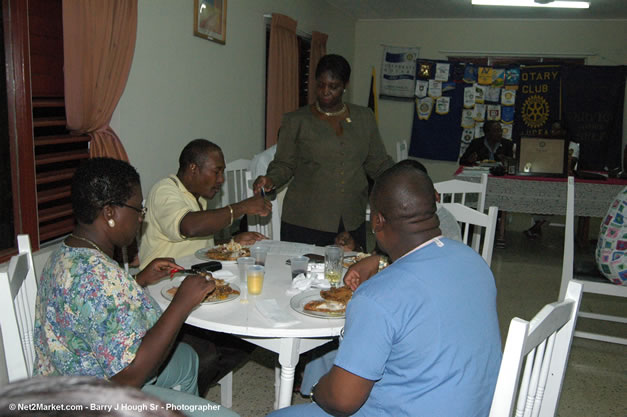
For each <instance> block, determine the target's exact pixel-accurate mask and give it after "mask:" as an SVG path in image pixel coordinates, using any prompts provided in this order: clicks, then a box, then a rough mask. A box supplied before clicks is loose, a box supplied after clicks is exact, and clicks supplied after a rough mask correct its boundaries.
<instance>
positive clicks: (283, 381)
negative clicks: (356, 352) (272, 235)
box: [148, 240, 344, 409]
mask: <svg viewBox="0 0 627 417" xmlns="http://www.w3.org/2000/svg"><path fill="white" fill-rule="evenodd" d="M260 244H262V245H264V246H267V247H268V255H267V258H266V263H265V278H264V283H263V290H262V292H261V294H260V295H257V296H251V295H247V294H246V293H245V291H246V287H245V286H244V285H243V283H242V282H241V281H240V278H239V271H238V269H237V264H236V263H235V262H224V263H223V269H224V270H227V271H230V272H232V273H233V274H234V275H235V277H233V278H232V279H227V281H229V282H232V283H234V284H236V285H238V286H239V287H240V289H241V290H242V294H240V296H239V297H238V298H235V299H233V300H231V301H228V302H222V303H216V304H209V305H207V304H202V305H200V306H199V307H197V308H196V309H194V310H193V311H192V313H191V314H190V315H189V317H188V318H187V320H186V323H188V324H190V325H192V326H196V327H200V328H203V329H207V330H212V331H216V332H222V333H229V334H232V335H235V336H237V337H240V338H242V339H243V340H246V341H248V342H250V343H253V344H255V345H257V346H260V347H262V348H264V349H267V350H270V351H272V352H275V353H277V354H278V355H279V357H278V360H279V364H280V366H281V369H280V373H279V372H278V370H277V372H276V373H275V403H274V407H275V409H278V408H283V407H287V406H289V405H290V404H291V401H292V390H293V386H294V373H295V369H296V365H297V364H298V359H299V355H300V354H301V353H304V352H307V351H309V350H311V349H314V348H316V347H318V346H321V345H323V344H325V343H327V342H329V341H331V340H332V339H333V338H334V337H336V336H338V335H339V334H340V332H341V330H342V328H343V327H344V318H318V317H311V316H308V315H304V314H303V313H300V312H297V311H296V310H294V309H293V308H292V307H291V306H290V300H291V298H292V296H290V295H287V294H286V290H287V289H289V288H290V286H291V282H292V274H291V271H290V266H289V265H287V264H286V260H288V259H289V258H290V257H292V256H297V255H303V254H307V253H315V254H319V255H322V254H323V253H324V248H322V247H316V246H313V245H304V244H300V243H291V242H280V241H270V240H266V241H261V242H260ZM204 261H206V260H204ZM176 262H177V263H178V264H179V265H181V266H183V267H186V268H189V267H190V266H191V265H193V264H197V263H201V262H203V260H201V259H199V258H198V257H196V255H189V256H186V257H183V258H179V259H176ZM174 280H177V278H176V277H175V278H174ZM178 280H180V278H178ZM178 282H180V281H176V282H173V280H170V279H165V280H162V281H160V282H159V283H157V284H154V285H151V286H149V287H148V290H149V291H150V294H151V295H152V297H153V298H154V299H155V300H156V301H157V303H159V305H160V306H161V307H162V308H165V307H167V306H168V304H169V302H170V301H169V300H168V299H166V298H165V297H164V296H163V295H162V290H163V289H164V288H171V287H172V286H175V285H178V284H177V283H178ZM246 299H247V300H246ZM268 299H274V300H276V302H277V304H278V306H279V308H280V309H281V317H282V320H281V321H289V322H291V323H289V324H288V325H285V323H284V322H277V321H275V320H272V319H269V318H267V317H266V316H265V315H263V314H262V313H261V312H260V311H259V310H258V309H257V308H256V304H257V303H258V302H259V301H261V300H268Z"/></svg>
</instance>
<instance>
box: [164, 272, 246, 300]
mask: <svg viewBox="0 0 627 417" xmlns="http://www.w3.org/2000/svg"><path fill="white" fill-rule="evenodd" d="M201 275H202V274H201ZM214 281H215V282H216V289H215V290H213V291H212V292H211V293H209V294H207V296H206V297H205V298H204V300H202V302H203V303H210V302H214V301H222V300H226V299H227V298H229V296H230V295H239V291H238V290H236V289H233V288H231V286H230V285H229V284H227V283H226V282H225V281H224V280H223V279H214ZM178 289H179V287H172V288H170V289H169V290H167V291H166V292H167V293H168V294H170V295H171V296H172V297H174V294H176V291H177V290H178Z"/></svg>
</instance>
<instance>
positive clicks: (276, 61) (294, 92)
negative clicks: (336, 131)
mask: <svg viewBox="0 0 627 417" xmlns="http://www.w3.org/2000/svg"><path fill="white" fill-rule="evenodd" d="M267 77H268V81H267V89H268V93H267V97H266V148H269V147H271V146H272V145H274V144H276V142H277V133H278V131H279V127H280V126H281V117H282V116H283V113H286V112H289V111H293V110H296V109H297V108H298V43H297V40H296V20H294V19H292V18H291V17H288V16H284V15H281V14H276V13H273V14H272V24H271V26H270V47H269V51H268V75H267Z"/></svg>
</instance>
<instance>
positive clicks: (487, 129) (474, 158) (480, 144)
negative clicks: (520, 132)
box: [459, 120, 514, 165]
mask: <svg viewBox="0 0 627 417" xmlns="http://www.w3.org/2000/svg"><path fill="white" fill-rule="evenodd" d="M483 132H484V133H485V136H484V137H482V138H477V139H474V140H473V141H472V142H470V145H468V148H466V152H464V154H463V155H462V157H461V158H460V159H459V164H460V165H474V164H475V163H480V162H481V161H485V160H488V161H496V162H504V161H505V158H506V157H510V158H512V157H513V156H514V153H513V148H514V145H513V144H512V141H511V140H507V139H503V129H502V128H501V123H500V122H498V121H496V120H488V121H487V122H485V123H484V124H483Z"/></svg>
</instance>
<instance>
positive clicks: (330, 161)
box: [266, 103, 394, 232]
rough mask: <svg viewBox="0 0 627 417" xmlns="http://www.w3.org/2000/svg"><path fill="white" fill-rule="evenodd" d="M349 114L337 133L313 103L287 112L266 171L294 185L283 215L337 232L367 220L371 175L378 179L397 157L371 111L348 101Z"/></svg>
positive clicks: (277, 180)
mask: <svg viewBox="0 0 627 417" xmlns="http://www.w3.org/2000/svg"><path fill="white" fill-rule="evenodd" d="M347 105H348V108H349V112H350V116H349V117H348V118H347V119H345V120H343V121H342V122H341V123H342V127H343V133H342V135H341V136H337V135H336V133H335V130H334V129H333V127H332V126H331V124H330V123H328V122H327V121H325V120H320V119H318V118H317V117H316V116H314V115H313V114H312V110H311V108H310V106H305V107H301V108H300V109H298V110H296V111H294V112H291V113H286V114H285V115H284V116H283V121H282V123H281V129H280V130H279V138H278V143H277V151H276V155H275V156H274V160H273V161H272V162H271V163H270V165H269V166H268V172H267V174H266V175H267V176H268V177H269V178H270V179H271V180H272V182H273V183H274V185H275V186H276V187H277V188H278V187H281V186H282V185H284V184H285V183H287V182H288V181H289V180H290V179H292V178H293V180H292V182H291V183H290V185H289V188H288V190H287V194H286V195H285V200H284V202H283V211H282V217H281V220H283V221H284V222H286V223H290V224H294V225H296V226H301V227H307V228H310V229H315V230H320V231H324V232H336V231H337V230H338V226H339V224H340V218H341V219H343V221H344V226H345V227H346V229H347V230H355V229H356V228H358V227H359V226H360V225H361V224H362V223H363V222H364V220H365V214H366V205H367V203H368V180H367V176H369V177H370V178H372V179H376V178H377V177H378V176H379V175H380V174H381V173H382V172H383V171H385V170H386V169H387V168H389V167H391V166H392V165H393V164H394V161H393V160H392V158H390V156H389V155H388V154H387V153H386V151H385V147H384V146H383V142H382V141H381V136H380V135H379V129H378V128H377V124H376V121H375V119H374V116H373V114H372V111H371V110H370V109H369V108H367V107H362V106H357V105H355V104H348V103H347Z"/></svg>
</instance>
